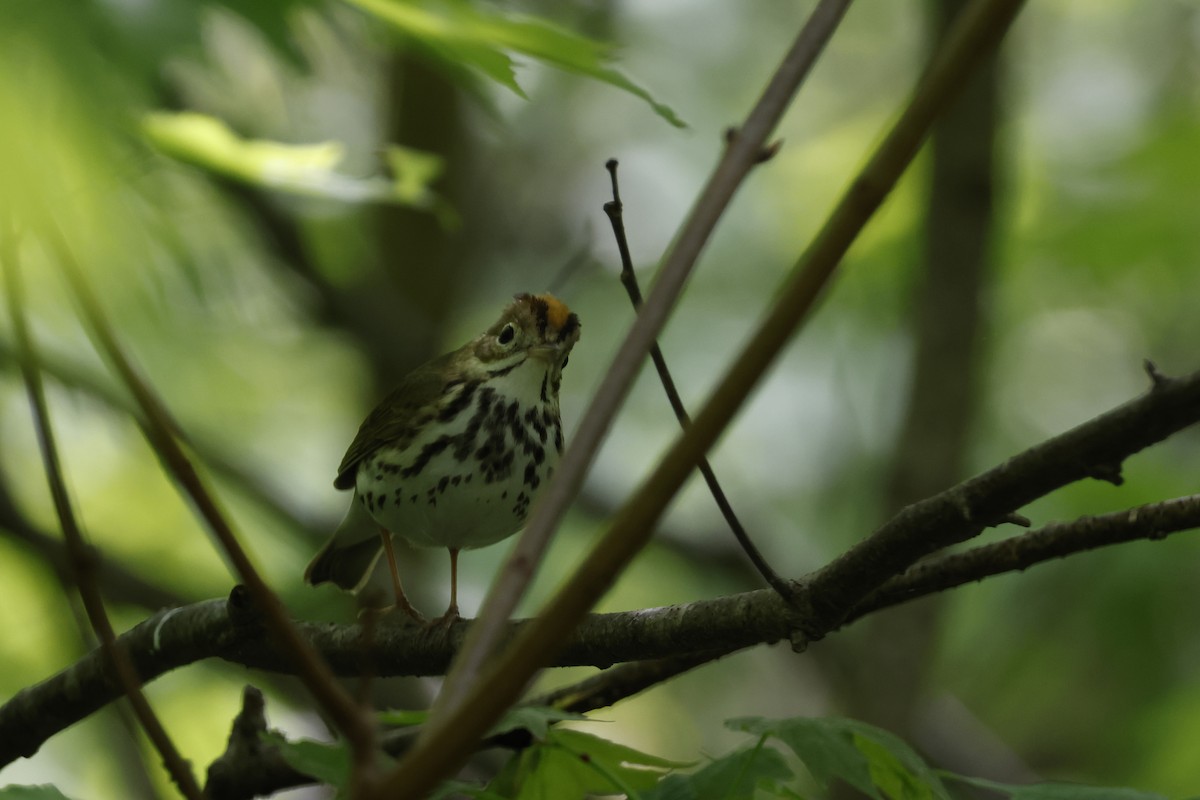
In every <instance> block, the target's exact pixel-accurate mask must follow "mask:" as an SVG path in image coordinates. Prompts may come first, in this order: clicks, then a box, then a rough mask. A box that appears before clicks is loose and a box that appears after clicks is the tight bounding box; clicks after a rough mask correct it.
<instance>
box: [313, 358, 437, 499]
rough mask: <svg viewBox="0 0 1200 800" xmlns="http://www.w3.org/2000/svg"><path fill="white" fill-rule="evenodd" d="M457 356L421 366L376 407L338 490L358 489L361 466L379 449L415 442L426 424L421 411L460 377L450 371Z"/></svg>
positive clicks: (340, 475) (343, 465)
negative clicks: (420, 417) (417, 429)
mask: <svg viewBox="0 0 1200 800" xmlns="http://www.w3.org/2000/svg"><path fill="white" fill-rule="evenodd" d="M453 356H454V353H447V354H446V355H443V356H438V357H437V358H435V359H433V360H432V361H429V362H427V363H425V364H423V365H422V366H420V367H417V368H416V369H414V370H413V371H412V372H410V373H408V375H406V376H404V379H403V380H402V381H400V385H399V386H397V387H396V388H395V389H393V390H392V391H391V393H390V394H388V396H387V397H385V398H384V399H383V401H382V402H380V403H379V405H377V406H375V409H374V410H373V411H372V412H371V413H370V414H368V415H367V418H366V419H365V420H363V424H362V425H361V426H360V427H359V429H358V435H357V436H355V437H354V441H353V442H351V443H350V447H349V449H347V450H346V455H345V456H344V457H343V458H342V463H341V466H339V467H338V473H337V478H335V479H334V481H333V485H334V487H335V488H338V489H352V488H354V478H355V473H356V472H357V471H358V465H359V464H360V463H362V461H363V459H365V458H367V457H368V456H370V455H371V454H372V453H374V452H375V451H376V450H378V449H379V448H381V447H384V446H389V445H394V446H397V447H401V448H403V447H405V446H406V445H407V444H408V442H409V441H411V440H412V437H413V436H414V435H415V433H416V428H417V426H418V425H420V424H422V422H423V421H418V419H417V417H418V416H419V415H420V413H421V410H422V409H424V408H427V407H429V406H430V405H431V404H432V403H433V402H434V400H436V399H437V397H438V396H439V395H440V394H442V393H443V392H444V391H445V389H446V386H447V384H450V385H453V381H454V379H455V377H456V376H454V375H450V374H449V373H448V370H447V367H449V366H450V364H449V362H450V360H451V358H452V357H453Z"/></svg>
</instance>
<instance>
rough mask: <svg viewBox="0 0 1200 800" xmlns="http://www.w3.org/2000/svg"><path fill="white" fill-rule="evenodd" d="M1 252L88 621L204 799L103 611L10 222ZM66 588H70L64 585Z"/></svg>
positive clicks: (186, 788) (177, 775) (24, 369)
mask: <svg viewBox="0 0 1200 800" xmlns="http://www.w3.org/2000/svg"><path fill="white" fill-rule="evenodd" d="M0 239H2V240H3V241H2V242H0V248H3V255H2V256H0V261H3V269H4V275H5V278H6V281H5V283H6V288H7V291H8V310H9V315H10V316H11V318H12V326H13V333H14V338H15V339H16V342H17V351H18V354H19V358H20V362H21V373H22V375H23V376H24V379H25V388H26V392H27V393H28V395H29V405H30V407H31V411H32V414H33V419H34V424H35V427H36V429H37V438H38V446H39V448H40V449H41V451H42V464H43V468H44V469H45V472H46V481H47V483H49V485H50V496H51V499H52V500H53V502H54V511H55V513H56V514H57V515H58V521H59V524H60V525H61V526H62V531H63V536H64V537H65V538H66V541H67V554H68V556H69V564H70V570H71V575H72V580H73V582H74V584H75V586H76V587H78V589H79V595H80V598H81V599H82V600H83V607H84V610H85V611H86V612H87V618H88V622H89V623H90V624H91V626H92V630H94V631H95V632H96V635H97V636H98V637H99V639H100V646H101V648H102V651H103V652H104V654H105V657H106V660H107V661H108V664H109V666H110V667H111V670H112V673H113V675H115V677H116V679H117V683H118V684H119V685H120V687H121V691H122V692H123V693H124V695H125V696H126V697H127V698H128V699H129V704H130V706H131V707H132V708H133V713H134V716H135V717H136V718H137V721H138V724H140V725H141V726H142V730H144V731H145V732H146V736H147V738H149V739H150V742H151V744H152V745H153V746H154V749H155V750H157V751H158V753H159V755H161V756H162V760H163V766H164V767H166V770H167V773H168V774H169V775H170V776H171V780H172V781H174V783H175V785H176V786H177V787H178V788H179V791H180V792H182V793H183V795H184V796H185V797H187V798H190V799H191V800H203V797H204V794H203V792H201V791H200V785H199V784H198V783H197V782H196V776H195V775H193V774H192V769H191V766H190V765H189V763H188V762H187V760H186V759H184V757H183V756H182V755H180V753H179V750H177V749H176V747H175V744H174V742H172V741H171V737H170V736H169V735H168V734H167V731H166V728H164V727H163V724H162V722H161V721H160V720H159V719H158V716H157V715H156V714H155V713H154V709H153V708H152V707H151V705H150V703H149V701H148V700H146V695H145V694H144V693H143V692H142V685H141V681H140V679H139V678H138V674H137V670H135V669H134V668H133V663H132V662H131V661H130V658H129V654H128V653H127V652H126V651H125V648H124V647H123V646H121V645H119V644H118V643H117V636H116V632H115V631H114V630H113V627H112V622H111V621H110V620H109V619H108V612H107V611H106V610H105V608H104V599H103V598H102V597H101V594H100V587H99V586H98V585H97V583H96V556H95V554H94V553H93V552H92V550H91V548H90V547H89V546H88V544H87V543H86V542H85V541H84V538H83V533H82V532H81V531H80V529H79V524H78V522H77V521H76V519H75V512H74V511H73V510H72V508H71V500H70V496H69V495H68V493H67V485H66V481H65V480H64V479H63V473H62V464H61V462H60V461H59V457H58V447H57V445H56V444H55V440H54V430H53V428H52V426H51V424H50V410H49V406H48V404H47V403H46V391H45V387H44V386H43V385H42V376H41V370H40V368H39V364H38V353H37V344H36V343H35V342H34V340H33V336H32V334H31V332H30V330H29V324H28V321H27V320H26V317H25V309H24V302H25V300H24V287H23V284H22V281H21V275H20V264H19V263H18V261H17V258H18V256H17V243H16V236H15V234H14V232H13V230H12V228H11V226H10V224H9V223H8V221H7V220H6V221H5V226H4V230H2V231H0ZM64 588H65V587H64Z"/></svg>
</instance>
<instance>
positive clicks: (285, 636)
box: [50, 227, 375, 763]
mask: <svg viewBox="0 0 1200 800" xmlns="http://www.w3.org/2000/svg"><path fill="white" fill-rule="evenodd" d="M50 243H51V245H52V247H53V249H54V251H55V253H56V254H57V256H58V260H59V264H60V265H61V267H62V269H63V272H64V274H65V275H66V277H67V282H68V283H69V284H70V286H71V289H72V291H73V292H74V294H75V297H76V299H77V300H78V301H79V304H80V308H81V310H82V313H83V316H84V318H85V319H86V320H87V323H88V326H89V327H90V329H91V333H92V336H93V337H94V339H95V341H96V343H97V345H98V346H99V348H100V350H101V351H103V353H104V355H105V356H106V357H107V358H108V360H109V362H110V363H111V364H112V365H113V367H114V368H115V369H116V371H117V373H118V374H119V375H120V377H121V379H122V380H123V381H124V383H125V385H126V386H127V387H128V388H129V390H130V393H131V394H132V395H133V397H134V400H135V401H136V402H137V404H138V406H139V408H140V409H141V411H142V414H143V415H144V417H145V420H144V424H143V428H142V430H143V432H144V433H145V435H146V437H147V439H148V440H149V441H150V444H151V446H152V447H153V448H154V450H155V452H156V453H157V454H158V456H159V458H160V459H161V460H162V462H163V464H164V465H165V466H166V468H167V469H168V471H169V472H170V473H171V475H172V476H174V478H175V480H176V481H178V483H179V485H180V487H181V488H182V489H183V491H184V492H185V493H186V494H187V496H188V497H189V498H190V499H191V501H192V503H193V504H194V506H195V508H196V510H197V511H198V512H199V514H200V516H201V517H202V518H203V520H204V521H205V523H206V524H207V526H208V529H209V530H210V531H211V532H212V534H213V535H214V536H215V537H216V539H217V542H218V543H219V545H220V547H221V549H222V551H223V552H224V553H225V555H226V556H227V557H228V558H229V560H230V561H231V562H232V563H233V566H234V568H235V569H236V571H237V573H238V575H239V576H240V577H241V579H242V581H243V582H244V583H245V584H246V588H247V589H248V590H249V592H250V596H251V597H252V598H253V599H254V603H255V606H256V607H257V608H258V609H259V610H260V611H261V612H262V614H263V616H264V619H265V621H266V625H267V630H268V632H269V633H270V634H271V635H272V636H273V637H274V638H275V639H276V641H277V642H278V643H279V645H280V647H281V648H283V650H284V652H286V653H287V654H288V655H289V656H290V657H291V658H292V660H293V661H294V663H295V666H296V673H297V675H299V677H300V679H301V680H302V681H303V682H304V685H305V686H306V687H307V688H308V690H309V691H310V692H311V693H312V695H313V697H314V698H315V699H316V700H317V702H318V703H319V704H320V705H321V707H322V708H323V709H324V710H325V711H326V713H328V714H329V716H330V717H331V718H332V720H333V722H334V724H335V725H336V726H337V728H338V729H339V730H340V731H341V732H342V733H343V734H344V735H345V736H346V739H347V740H348V741H349V743H350V746H351V748H352V749H353V751H354V753H355V756H356V763H365V762H366V761H367V760H369V758H370V757H371V755H372V754H373V753H374V752H375V730H374V727H373V724H372V722H371V720H370V719H369V717H368V716H367V715H366V714H365V713H364V712H363V711H362V710H361V709H360V708H359V706H358V705H356V704H355V702H354V700H353V699H352V698H351V697H350V696H349V695H348V694H347V693H346V692H345V691H344V690H343V689H342V688H341V686H339V685H338V683H337V682H336V681H335V680H334V678H333V673H332V672H331V671H330V669H329V667H328V665H327V664H325V662H324V661H322V660H321V657H320V656H319V655H318V654H317V653H316V651H315V650H313V649H312V647H311V646H310V645H309V644H308V643H307V642H306V641H305V640H304V638H303V637H302V636H301V635H300V632H299V630H298V629H297V628H296V626H295V625H294V624H293V623H292V621H291V619H290V618H289V617H288V614H287V610H286V609H285V608H284V606H283V602H282V601H281V600H280V599H279V597H278V596H277V595H276V594H275V593H274V592H273V591H272V590H271V588H270V587H269V586H267V584H266V581H264V580H263V578H262V576H261V575H259V573H258V570H257V569H256V568H255V567H254V565H253V563H251V561H250V557H249V556H248V555H247V554H246V551H245V550H244V549H243V548H242V546H241V543H240V542H239V541H238V539H237V536H236V535H235V534H234V532H233V528H232V527H231V526H230V524H229V522H228V521H227V520H226V518H225V514H224V513H223V512H222V510H221V508H220V506H219V505H218V504H217V501H216V499H215V497H214V496H213V494H212V493H211V492H210V491H209V489H208V487H207V485H206V484H205V483H204V481H203V480H202V479H201V477H200V475H199V474H198V473H197V472H196V469H195V467H193V466H192V463H191V461H190V460H189V459H188V457H187V455H186V454H185V453H184V452H183V448H182V447H181V446H180V444H179V441H178V440H177V439H176V434H175V431H176V426H175V424H174V423H173V421H172V420H171V418H170V416H169V414H168V412H167V410H166V408H165V407H164V406H163V404H162V402H161V401H160V400H159V399H158V397H157V396H156V395H155V394H154V392H153V390H152V389H151V388H150V386H149V385H148V384H147V383H146V382H145V381H144V380H142V378H141V376H140V375H138V373H137V371H136V370H135V369H134V367H133V364H132V363H131V362H130V360H129V358H128V357H127V356H126V355H125V352H124V350H123V349H122V348H121V345H120V344H119V343H118V341H117V338H116V335H115V334H114V332H113V330H112V327H111V326H110V325H109V323H108V319H107V317H106V316H105V314H104V311H103V309H102V308H101V306H100V303H99V301H98V300H97V299H96V296H95V295H94V294H93V293H92V290H91V286H89V285H88V282H87V279H86V278H85V277H84V274H83V270H82V269H81V268H80V266H79V264H78V263H77V262H76V260H75V257H74V254H73V253H72V252H71V249H70V247H69V246H68V245H67V242H66V240H65V238H64V237H63V235H62V232H61V231H60V230H58V229H57V228H56V227H52V228H51V229H50Z"/></svg>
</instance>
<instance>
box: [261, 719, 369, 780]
mask: <svg viewBox="0 0 1200 800" xmlns="http://www.w3.org/2000/svg"><path fill="white" fill-rule="evenodd" d="M263 739H264V740H265V741H267V742H269V743H270V744H272V745H274V746H275V747H276V748H278V750H279V754H280V755H281V756H282V757H283V760H284V761H286V762H287V764H288V766H289V767H291V768H292V769H294V770H296V771H297V772H303V773H304V774H305V775H309V776H311V777H313V778H316V779H317V780H319V781H321V782H322V783H327V784H329V785H330V786H336V787H338V788H339V789H344V788H346V785H347V784H348V783H349V781H350V751H349V749H348V748H347V746H346V745H345V744H344V743H337V744H327V743H325V742H314V741H311V740H308V739H298V740H296V741H289V740H287V739H285V738H283V736H282V735H281V734H279V733H276V732H274V731H270V732H268V733H265V734H263Z"/></svg>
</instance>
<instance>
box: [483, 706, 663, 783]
mask: <svg viewBox="0 0 1200 800" xmlns="http://www.w3.org/2000/svg"><path fill="white" fill-rule="evenodd" d="M530 710H532V711H536V712H539V713H538V714H537V715H535V716H532V721H531V722H530V724H529V725H526V724H512V723H513V722H519V721H520V720H519V718H518V719H517V720H510V719H506V720H505V722H504V723H501V726H502V727H503V729H504V730H512V729H514V728H518V727H520V728H525V727H535V726H541V727H543V728H544V733H543V736H542V738H541V739H540V740H539V741H536V742H535V743H534V744H533V745H531V746H530V747H527V748H525V750H523V751H522V752H521V754H520V755H519V756H517V757H516V758H514V759H513V760H512V761H510V762H509V763H508V764H506V765H505V767H504V769H502V770H501V771H500V774H499V775H497V776H496V778H495V779H494V780H493V781H492V783H491V784H490V785H489V787H488V789H489V790H490V791H491V792H494V793H495V794H497V795H499V796H503V797H515V798H521V800H552V799H554V798H560V797H581V796H584V795H588V794H617V793H622V794H626V795H629V796H631V797H636V796H638V795H639V793H640V792H641V791H643V790H646V789H650V788H652V787H654V786H655V785H656V784H657V783H658V781H659V779H661V778H662V775H663V772H664V771H666V770H668V769H672V768H674V767H677V766H681V764H680V763H679V762H676V761H670V760H668V759H665V758H659V757H658V756H654V755H650V754H648V753H643V752H642V751H640V750H637V749H635V748H632V747H628V746H626V745H622V744H617V743H616V742H610V741H608V740H607V739H603V738H601V737H599V736H594V735H592V734H590V733H585V732H583V731H576V730H566V729H561V728H550V727H549V722H550V721H552V719H551V718H552V717H554V716H562V715H564V714H565V712H559V711H554V710H553V709H530ZM510 716H516V715H510ZM571 716H574V715H571ZM526 718H527V719H530V716H529V715H526Z"/></svg>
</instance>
